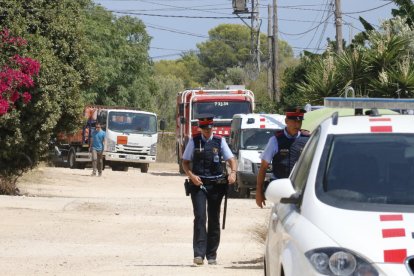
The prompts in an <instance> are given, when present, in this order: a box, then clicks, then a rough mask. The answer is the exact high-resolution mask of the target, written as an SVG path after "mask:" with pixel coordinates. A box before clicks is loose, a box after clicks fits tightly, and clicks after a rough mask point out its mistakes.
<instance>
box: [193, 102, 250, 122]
mask: <svg viewBox="0 0 414 276" xmlns="http://www.w3.org/2000/svg"><path fill="white" fill-rule="evenodd" d="M251 111H252V110H251V104H250V102H230V101H228V102H226V101H217V102H197V103H193V114H192V115H193V118H194V119H195V118H197V117H198V115H200V114H206V113H208V114H214V118H215V119H232V118H233V115H234V114H238V113H251Z"/></svg>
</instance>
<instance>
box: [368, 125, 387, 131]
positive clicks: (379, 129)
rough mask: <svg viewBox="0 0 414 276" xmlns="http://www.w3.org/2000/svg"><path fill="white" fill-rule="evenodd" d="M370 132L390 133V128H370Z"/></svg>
mask: <svg viewBox="0 0 414 276" xmlns="http://www.w3.org/2000/svg"><path fill="white" fill-rule="evenodd" d="M371 132H392V126H371Z"/></svg>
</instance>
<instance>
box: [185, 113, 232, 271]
mask: <svg viewBox="0 0 414 276" xmlns="http://www.w3.org/2000/svg"><path fill="white" fill-rule="evenodd" d="M213 118H214V115H211V114H203V115H200V116H199V118H198V126H199V128H200V129H201V133H199V134H196V135H194V136H193V138H192V139H190V140H189V141H188V144H187V146H186V148H185V151H184V154H183V163H182V165H183V169H184V171H185V173H186V175H187V176H188V177H189V179H190V183H191V184H192V185H191V186H190V193H191V201H192V204H193V212H194V230H193V250H194V260H193V261H194V264H196V265H202V264H203V263H204V258H206V259H207V262H208V264H211V265H214V264H217V262H216V257H217V249H218V247H219V243H220V206H221V201H222V199H223V197H224V195H225V193H226V191H227V183H228V184H233V183H234V182H235V181H236V166H237V165H236V160H235V158H234V156H233V154H232V152H231V150H230V149H229V146H228V145H227V143H226V140H225V139H224V138H222V137H221V136H217V135H213V129H212V128H213V122H214V121H213ZM222 159H224V160H225V161H226V162H227V163H228V164H229V166H230V168H231V172H230V174H229V175H228V177H227V179H226V178H225V177H226V174H225V172H224V169H223V165H222V163H221V160H222ZM191 162H192V169H190V163H191ZM206 223H208V227H207V228H206Z"/></svg>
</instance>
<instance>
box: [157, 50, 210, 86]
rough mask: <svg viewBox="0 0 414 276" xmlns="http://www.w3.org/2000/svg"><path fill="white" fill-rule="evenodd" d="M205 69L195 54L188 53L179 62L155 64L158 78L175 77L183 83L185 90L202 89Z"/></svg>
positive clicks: (167, 61)
mask: <svg viewBox="0 0 414 276" xmlns="http://www.w3.org/2000/svg"><path fill="white" fill-rule="evenodd" d="M204 72H205V68H204V67H203V66H202V65H201V64H200V61H199V59H198V57H197V55H196V54H195V53H194V52H188V53H185V54H183V55H182V56H181V58H179V59H177V60H160V61H158V62H155V63H154V73H155V75H158V76H168V75H171V76H175V77H176V78H179V79H181V80H182V81H183V84H184V87H185V88H189V89H190V88H195V87H201V86H202V85H201V79H202V76H203V74H204Z"/></svg>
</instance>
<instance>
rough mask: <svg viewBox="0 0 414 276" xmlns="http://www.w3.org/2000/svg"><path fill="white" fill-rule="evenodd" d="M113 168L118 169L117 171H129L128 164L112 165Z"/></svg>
mask: <svg viewBox="0 0 414 276" xmlns="http://www.w3.org/2000/svg"><path fill="white" fill-rule="evenodd" d="M112 170H113V171H117V172H127V171H128V167H126V166H119V165H118V166H115V165H112Z"/></svg>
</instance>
